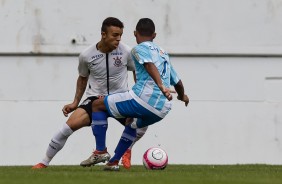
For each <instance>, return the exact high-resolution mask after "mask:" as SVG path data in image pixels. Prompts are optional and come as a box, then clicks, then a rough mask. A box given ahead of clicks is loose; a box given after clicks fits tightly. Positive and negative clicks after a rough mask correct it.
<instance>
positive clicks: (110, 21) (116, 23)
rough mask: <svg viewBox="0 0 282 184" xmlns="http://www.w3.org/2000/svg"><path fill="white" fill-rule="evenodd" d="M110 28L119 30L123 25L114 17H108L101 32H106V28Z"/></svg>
mask: <svg viewBox="0 0 282 184" xmlns="http://www.w3.org/2000/svg"><path fill="white" fill-rule="evenodd" d="M110 26H115V27H119V28H121V29H122V28H123V27H124V26H123V23H122V22H121V21H120V20H119V19H117V18H115V17H108V18H106V19H105V20H104V21H103V23H102V28H101V31H102V32H107V28H108V27H110Z"/></svg>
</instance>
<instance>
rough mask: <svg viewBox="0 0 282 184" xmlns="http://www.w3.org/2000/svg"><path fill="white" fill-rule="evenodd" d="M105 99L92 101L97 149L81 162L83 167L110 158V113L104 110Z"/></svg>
mask: <svg viewBox="0 0 282 184" xmlns="http://www.w3.org/2000/svg"><path fill="white" fill-rule="evenodd" d="M102 105H103V99H97V100H95V102H94V103H92V111H93V112H92V123H91V127H92V132H93V135H94V137H95V140H96V150H95V151H94V152H93V154H92V155H91V156H90V157H89V158H88V159H86V160H84V161H82V162H81V163H80V165H81V166H83V167H89V166H92V165H95V164H97V163H100V162H105V161H108V160H109V159H110V157H111V156H110V154H109V153H108V151H107V147H106V132H107V129H108V120H107V118H108V115H107V113H106V112H105V111H103V109H104V108H101V107H103V106H102Z"/></svg>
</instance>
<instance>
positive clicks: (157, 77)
mask: <svg viewBox="0 0 282 184" xmlns="http://www.w3.org/2000/svg"><path fill="white" fill-rule="evenodd" d="M144 67H145V69H146V70H147V72H148V73H149V75H150V76H151V77H152V79H153V80H154V81H155V83H156V84H157V86H158V87H159V88H160V90H161V91H162V92H163V94H164V95H165V97H166V98H167V99H168V100H172V95H171V94H170V89H169V88H166V87H165V86H164V85H163V83H162V80H161V76H160V74H159V71H158V69H157V67H156V66H155V65H154V64H153V63H144Z"/></svg>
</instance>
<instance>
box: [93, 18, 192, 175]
mask: <svg viewBox="0 0 282 184" xmlns="http://www.w3.org/2000/svg"><path fill="white" fill-rule="evenodd" d="M134 35H135V37H136V41H137V43H138V45H137V46H135V47H134V48H133V49H132V51H131V55H132V58H133V60H134V63H135V68H136V69H135V72H136V83H135V85H134V86H133V87H132V90H130V91H128V92H123V93H116V94H112V95H108V96H106V97H105V98H104V99H98V100H96V101H95V102H94V103H93V105H92V110H93V114H92V121H93V122H94V123H97V124H99V123H102V122H103V121H106V118H105V116H104V115H103V111H107V113H108V114H109V115H110V116H112V117H115V118H124V117H130V118H137V121H128V122H127V125H126V127H125V129H124V131H123V133H122V136H121V139H120V141H119V143H118V145H117V147H116V149H115V155H114V156H113V157H112V158H111V159H110V160H109V162H108V163H107V164H106V166H105V168H104V170H111V171H118V170H119V165H118V163H119V160H120V159H121V157H122V155H123V154H124V153H125V151H126V150H127V148H128V147H129V146H130V145H131V143H132V142H133V141H134V139H135V137H136V129H137V128H141V127H146V126H148V125H151V124H154V123H156V122H159V121H160V120H162V119H163V118H164V117H165V116H166V115H167V114H168V112H169V111H170V110H171V100H172V95H171V94H170V89H169V87H170V86H174V88H175V91H176V92H177V95H178V96H177V99H178V100H181V101H183V102H184V103H185V106H187V105H188V103H189V98H188V96H187V95H186V94H185V91H184V86H183V84H182V81H181V80H180V79H179V77H178V75H177V73H176V71H175V70H174V68H173V67H172V65H171V63H170V61H169V56H168V54H167V52H165V51H164V50H163V49H162V48H160V47H159V46H158V45H156V44H155V43H153V39H154V38H155V37H156V33H155V25H154V22H153V21H152V20H151V19H149V18H142V19H140V20H139V22H138V23H137V25H136V31H134ZM100 137H104V136H100ZM95 138H96V142H100V141H99V140H97V139H99V137H97V136H95ZM96 156H97V158H99V156H100V155H99V154H97V155H96Z"/></svg>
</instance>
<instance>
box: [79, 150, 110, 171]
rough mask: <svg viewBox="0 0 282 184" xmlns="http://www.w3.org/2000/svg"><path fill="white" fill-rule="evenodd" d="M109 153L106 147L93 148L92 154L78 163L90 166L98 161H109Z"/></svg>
mask: <svg viewBox="0 0 282 184" xmlns="http://www.w3.org/2000/svg"><path fill="white" fill-rule="evenodd" d="M110 158H111V155H110V154H109V153H108V151H107V148H106V149H105V150H104V151H97V150H95V151H94V152H93V154H92V155H91V156H90V157H89V158H88V159H86V160H84V161H82V162H81V163H80V166H82V167H90V166H92V165H95V164H98V163H100V162H106V161H109V160H110Z"/></svg>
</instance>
